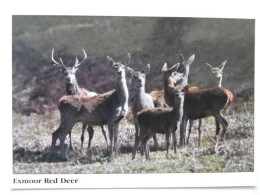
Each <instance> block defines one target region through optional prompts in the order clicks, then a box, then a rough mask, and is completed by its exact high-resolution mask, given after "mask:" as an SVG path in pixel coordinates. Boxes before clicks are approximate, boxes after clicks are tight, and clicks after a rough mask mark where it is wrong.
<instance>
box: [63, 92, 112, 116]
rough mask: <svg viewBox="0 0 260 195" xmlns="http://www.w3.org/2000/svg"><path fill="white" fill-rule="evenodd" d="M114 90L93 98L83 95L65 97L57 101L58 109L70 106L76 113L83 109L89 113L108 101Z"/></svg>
mask: <svg viewBox="0 0 260 195" xmlns="http://www.w3.org/2000/svg"><path fill="white" fill-rule="evenodd" d="M114 92H115V90H111V91H109V92H106V93H104V94H98V95H96V96H94V97H88V96H85V95H69V96H68V95H65V96H63V97H61V98H60V100H59V107H60V106H61V105H62V104H66V103H67V104H70V105H71V106H72V107H74V108H75V109H76V110H77V111H80V110H81V109H82V108H83V107H84V108H85V109H87V110H88V111H89V112H90V113H91V112H92V111H93V110H95V109H96V107H97V106H98V105H100V104H102V103H103V102H105V101H106V99H108V97H110V96H111V94H112V93H114Z"/></svg>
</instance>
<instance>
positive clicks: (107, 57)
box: [107, 56, 115, 63]
mask: <svg viewBox="0 0 260 195" xmlns="http://www.w3.org/2000/svg"><path fill="white" fill-rule="evenodd" d="M107 59H109V60H110V61H112V62H113V63H115V61H114V60H113V59H112V58H110V57H109V56H107Z"/></svg>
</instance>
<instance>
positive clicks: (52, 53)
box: [51, 48, 62, 65]
mask: <svg viewBox="0 0 260 195" xmlns="http://www.w3.org/2000/svg"><path fill="white" fill-rule="evenodd" d="M53 55H54V48H52V52H51V59H52V61H53V62H54V63H55V64H59V65H62V64H60V63H59V62H57V61H56V60H54V57H53Z"/></svg>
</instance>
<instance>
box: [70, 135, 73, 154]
mask: <svg viewBox="0 0 260 195" xmlns="http://www.w3.org/2000/svg"><path fill="white" fill-rule="evenodd" d="M69 138H70V150H73V146H72V141H71V132H69Z"/></svg>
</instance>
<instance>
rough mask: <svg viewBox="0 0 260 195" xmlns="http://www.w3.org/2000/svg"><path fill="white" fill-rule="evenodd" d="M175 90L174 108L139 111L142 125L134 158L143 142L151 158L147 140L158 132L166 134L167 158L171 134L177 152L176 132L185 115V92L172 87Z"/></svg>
mask: <svg viewBox="0 0 260 195" xmlns="http://www.w3.org/2000/svg"><path fill="white" fill-rule="evenodd" d="M172 90H173V91H174V99H175V101H174V108H171V109H170V108H151V109H145V110H143V111H141V112H139V113H138V116H137V120H138V124H139V126H140V136H139V137H138V139H137V142H136V143H135V145H134V151H133V155H132V160H134V159H135V156H136V150H137V148H138V146H139V144H140V143H141V142H142V146H143V148H144V150H145V157H146V159H147V160H148V159H150V157H149V153H148V146H147V142H148V141H149V139H150V138H151V137H152V136H153V135H155V134H156V133H160V134H165V137H166V158H168V150H169V143H170V134H172V135H173V147H174V152H175V153H176V134H175V132H176V131H177V130H179V129H180V124H181V121H182V115H183V102H184V92H183V88H178V89H172Z"/></svg>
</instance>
